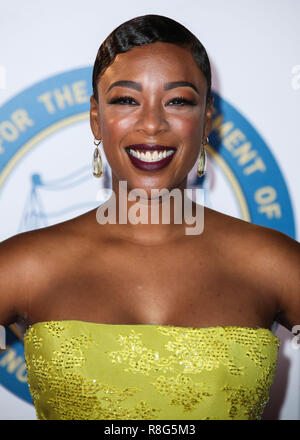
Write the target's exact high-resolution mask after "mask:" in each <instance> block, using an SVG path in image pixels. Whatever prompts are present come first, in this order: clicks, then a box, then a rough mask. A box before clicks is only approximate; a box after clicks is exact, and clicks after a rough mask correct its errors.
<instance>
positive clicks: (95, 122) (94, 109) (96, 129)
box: [90, 95, 102, 140]
mask: <svg viewBox="0 0 300 440" xmlns="http://www.w3.org/2000/svg"><path fill="white" fill-rule="evenodd" d="M90 125H91V130H92V132H93V135H94V138H95V139H99V140H100V139H102V137H101V128H100V115H99V105H98V102H97V101H96V99H95V98H94V96H93V95H92V96H91V97H90Z"/></svg>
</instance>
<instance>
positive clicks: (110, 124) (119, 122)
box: [102, 113, 133, 138]
mask: <svg viewBox="0 0 300 440" xmlns="http://www.w3.org/2000/svg"><path fill="white" fill-rule="evenodd" d="M132 124H133V117H132V116H130V115H127V116H126V115H118V114H116V113H114V114H112V113H106V114H104V115H103V119H102V130H103V134H104V136H107V137H108V138H117V137H120V136H122V135H124V134H125V133H126V132H127V131H128V129H129V128H130V127H131V126H132Z"/></svg>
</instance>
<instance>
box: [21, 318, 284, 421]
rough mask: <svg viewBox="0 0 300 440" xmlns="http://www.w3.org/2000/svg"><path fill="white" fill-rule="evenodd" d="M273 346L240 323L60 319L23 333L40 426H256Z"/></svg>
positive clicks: (272, 339)
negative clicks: (71, 422)
mask: <svg viewBox="0 0 300 440" xmlns="http://www.w3.org/2000/svg"><path fill="white" fill-rule="evenodd" d="M279 346H280V339H279V338H278V337H277V336H275V335H274V334H273V333H272V332H271V330H269V329H265V328H256V329H254V328H250V327H238V326H223V327H222V326H218V327H202V328H197V327H179V326H172V325H157V324H137V325H129V324H128V325H127V324H120V325H118V324H98V323H93V322H85V321H77V320H67V321H48V322H39V323H36V324H33V325H32V326H31V327H30V328H29V329H28V330H27V332H26V333H25V336H24V349H25V361H26V366H27V378H28V384H29V389H30V392H31V396H32V399H33V403H34V405H35V409H36V413H37V418H38V419H40V420H41V419H43V420H57V419H68V420H70V419H71V420H95V419H98V420H142V419H144V420H204V419H218V420H227V419H231V420H232V419H233V420H238V419H240V420H247V419H251V420H253V419H261V416H262V413H263V410H264V407H265V405H266V403H267V402H268V399H269V390H270V386H271V385H272V382H273V379H274V376H275V371H276V366H277V360H278V350H279Z"/></svg>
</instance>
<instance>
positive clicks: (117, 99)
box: [109, 96, 196, 107]
mask: <svg viewBox="0 0 300 440" xmlns="http://www.w3.org/2000/svg"><path fill="white" fill-rule="evenodd" d="M126 99H130V100H132V101H134V99H133V98H132V97H131V96H119V97H116V98H113V99H112V100H111V101H109V104H121V103H122V101H125V100H126ZM178 100H179V101H181V103H185V104H187V105H196V103H195V101H190V100H189V99H186V98H184V97H183V96H178V97H176V98H173V99H171V100H170V101H168V102H167V104H169V103H170V102H172V101H178ZM121 105H124V104H121ZM179 107H182V105H179Z"/></svg>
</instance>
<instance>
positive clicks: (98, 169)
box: [93, 139, 103, 177]
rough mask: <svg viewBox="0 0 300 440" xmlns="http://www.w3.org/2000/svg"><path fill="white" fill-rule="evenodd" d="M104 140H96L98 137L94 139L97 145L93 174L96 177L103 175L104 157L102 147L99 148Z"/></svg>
mask: <svg viewBox="0 0 300 440" xmlns="http://www.w3.org/2000/svg"><path fill="white" fill-rule="evenodd" d="M101 142H102V140H101V139H100V141H98V143H97V142H96V139H95V140H94V144H95V145H96V148H95V151H94V155H93V176H94V177H101V176H102V173H103V164H102V158H101V153H100V149H99V148H98V147H99V145H100V144H101Z"/></svg>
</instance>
